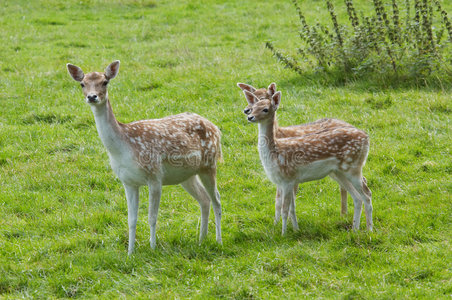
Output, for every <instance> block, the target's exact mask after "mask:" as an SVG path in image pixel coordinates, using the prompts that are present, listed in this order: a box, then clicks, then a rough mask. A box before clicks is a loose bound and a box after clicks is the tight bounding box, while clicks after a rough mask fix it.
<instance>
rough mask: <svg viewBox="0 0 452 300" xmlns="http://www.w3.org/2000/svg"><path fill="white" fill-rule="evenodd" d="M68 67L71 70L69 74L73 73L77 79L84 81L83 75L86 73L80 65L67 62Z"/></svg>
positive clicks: (72, 75) (73, 76)
mask: <svg viewBox="0 0 452 300" xmlns="http://www.w3.org/2000/svg"><path fill="white" fill-rule="evenodd" d="M66 67H67V70H68V71H69V75H71V77H72V78H73V79H74V80H75V81H82V80H83V77H85V74H83V71H82V69H80V68H79V67H77V66H74V65H73V64H67V65H66Z"/></svg>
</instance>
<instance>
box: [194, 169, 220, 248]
mask: <svg viewBox="0 0 452 300" xmlns="http://www.w3.org/2000/svg"><path fill="white" fill-rule="evenodd" d="M198 176H199V179H201V182H202V184H203V186H204V188H205V189H206V192H207V194H208V195H209V198H210V201H212V206H213V212H214V214H215V229H216V238H217V242H218V243H219V244H222V240H221V201H220V193H219V192H218V189H217V169H216V168H210V169H205V170H203V171H201V172H200V173H199V174H198Z"/></svg>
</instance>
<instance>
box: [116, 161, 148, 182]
mask: <svg viewBox="0 0 452 300" xmlns="http://www.w3.org/2000/svg"><path fill="white" fill-rule="evenodd" d="M110 165H111V168H112V169H113V171H114V172H115V174H116V176H118V178H119V180H121V181H122V182H123V183H125V184H128V185H135V186H140V185H147V183H148V180H149V178H148V174H147V173H146V172H145V171H144V170H143V168H141V167H140V166H139V164H138V163H137V162H136V161H135V160H133V158H132V157H127V156H125V157H124V156H123V157H110Z"/></svg>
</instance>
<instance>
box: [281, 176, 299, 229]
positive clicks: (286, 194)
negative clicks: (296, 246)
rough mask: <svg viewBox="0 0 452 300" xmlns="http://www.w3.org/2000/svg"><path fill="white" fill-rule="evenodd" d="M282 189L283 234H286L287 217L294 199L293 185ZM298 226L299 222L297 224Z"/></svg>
mask: <svg viewBox="0 0 452 300" xmlns="http://www.w3.org/2000/svg"><path fill="white" fill-rule="evenodd" d="M281 189H282V200H283V203H282V235H285V234H286V228H287V217H288V216H289V208H290V205H291V203H292V202H293V201H294V199H293V198H294V193H293V189H294V187H293V185H286V186H283V187H281ZM297 226H298V224H297Z"/></svg>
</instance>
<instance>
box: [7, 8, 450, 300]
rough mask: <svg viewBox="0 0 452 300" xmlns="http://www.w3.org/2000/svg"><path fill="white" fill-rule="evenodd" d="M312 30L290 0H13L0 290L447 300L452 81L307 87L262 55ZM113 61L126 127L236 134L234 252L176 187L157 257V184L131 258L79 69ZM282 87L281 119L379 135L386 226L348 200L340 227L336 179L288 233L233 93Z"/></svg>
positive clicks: (373, 168) (230, 145)
mask: <svg viewBox="0 0 452 300" xmlns="http://www.w3.org/2000/svg"><path fill="white" fill-rule="evenodd" d="M361 2H364V1H361ZM442 2H443V4H444V6H445V7H446V9H447V10H448V11H449V12H450V13H452V4H451V3H450V2H448V1H442ZM341 5H342V2H341V1H336V6H337V7H340V6H341ZM342 6H343V5H342ZM303 7H304V8H309V9H310V10H309V13H307V15H308V18H311V20H315V18H322V17H324V16H327V11H326V9H325V5H324V3H323V2H322V1H314V0H311V1H304V2H303ZM297 24H298V19H297V15H296V12H295V10H294V9H293V6H292V3H291V2H290V1H286V0H278V1H257V0H255V1H252V0H241V1H236V0H231V1H219V0H216V1H215V0H206V1H167V0H165V1H157V0H155V1H146V0H112V1H107V0H81V1H80V0H70V1H58V0H40V1H25V0H14V1H12V0H6V1H2V2H1V3H0V27H1V29H0V105H1V106H0V108H1V110H0V183H1V193H0V298H3V297H4V298H11V299H13V298H29V297H30V298H65V297H77V298H78V297H80V298H92V297H103V298H133V297H138V298H217V297H224V298H234V299H236V298H237V299H240V298H246V299H255V298H257V299H259V298H292V299H294V298H308V297H309V298H311V297H315V298H347V299H374V298H379V299H382V298H383V299H393V298H425V299H427V298H428V299H441V298H450V297H451V295H452V251H451V244H450V243H451V241H450V237H451V236H452V226H451V220H452V205H451V204H452V201H451V192H452V180H451V172H452V162H451V140H452V139H451V124H450V120H451V113H452V106H451V102H452V101H451V93H450V92H451V89H450V87H451V83H450V82H449V83H447V82H446V83H444V82H443V87H442V88H434V87H423V88H418V87H399V88H394V87H392V88H391V87H387V86H382V85H380V84H379V83H378V82H360V81H355V82H350V83H348V84H347V85H345V86H335V85H332V84H328V83H327V82H328V81H322V80H315V79H313V78H312V77H310V79H309V78H302V77H300V76H299V75H297V74H295V73H293V72H291V71H289V70H286V69H284V68H282V67H281V65H279V64H278V63H277V62H276V60H275V59H274V58H273V57H272V56H271V53H270V52H269V51H268V50H266V49H265V47H264V42H265V41H266V40H272V41H274V43H275V45H276V46H278V47H283V48H286V49H295V46H296V45H297V42H298V37H297ZM116 59H119V60H121V69H120V71H119V75H118V77H117V78H115V79H114V80H113V81H112V82H111V84H110V89H109V95H110V100H111V102H112V105H113V109H114V112H115V114H116V117H117V118H118V120H120V121H122V122H131V121H134V120H138V119H148V118H159V117H163V116H167V115H170V114H176V113H180V112H184V111H191V112H196V113H198V114H200V115H203V116H205V117H207V118H208V119H210V120H211V121H212V122H214V123H215V124H217V125H218V126H219V127H220V128H221V130H222V133H223V137H222V145H223V155H224V163H222V164H221V165H220V167H219V170H218V181H219V190H220V193H221V196H222V206H223V219H222V229H223V243H224V244H223V245H222V246H219V245H217V244H216V243H215V233H214V232H215V230H214V220H213V213H211V216H210V224H209V234H208V237H207V240H206V241H205V242H204V243H203V244H202V245H198V242H197V238H198V230H199V228H198V227H199V221H200V212H199V206H198V204H197V202H196V201H195V200H194V199H192V198H191V197H190V196H189V195H188V194H187V193H186V192H185V191H184V190H183V189H182V188H181V187H179V186H170V187H164V190H163V195H162V200H161V205H160V212H159V219H158V223H157V248H156V249H155V250H154V251H152V250H151V249H150V246H149V242H148V241H149V227H148V225H147V207H148V201H147V189H145V188H142V190H141V202H140V211H139V220H138V228H137V244H136V252H135V254H134V255H133V256H131V257H128V256H127V243H128V241H127V240H128V234H127V232H128V231H127V205H126V200H125V195H124V189H123V187H122V185H121V182H120V181H119V180H118V179H116V177H115V175H114V173H113V171H112V170H111V169H110V166H109V163H108V157H107V153H106V150H105V149H104V147H103V145H102V143H101V141H100V139H99V137H98V134H97V131H96V128H95V124H94V118H93V115H92V112H91V110H90V108H89V106H88V105H87V104H86V103H84V101H83V96H82V92H81V90H80V87H79V85H78V84H77V83H76V82H74V81H73V80H72V78H70V76H69V75H68V73H67V70H66V66H65V65H66V63H68V62H71V63H73V64H76V65H78V66H80V67H82V68H83V70H85V71H102V70H103V69H104V68H105V67H106V66H107V65H108V64H109V63H110V62H112V61H113V60H116ZM273 81H274V82H276V83H277V85H278V89H279V90H281V91H282V94H283V97H282V107H281V108H280V112H279V115H278V116H279V121H280V124H281V125H283V126H286V125H293V124H301V123H305V122H310V121H314V120H316V119H319V118H323V117H334V118H339V119H342V120H345V121H347V122H349V123H351V124H353V125H355V126H357V127H359V128H361V129H363V130H365V131H367V132H368V134H369V135H370V139H371V149H370V153H369V158H368V162H367V164H366V167H365V168H364V175H365V176H366V177H367V179H368V183H369V187H370V189H371V190H372V192H373V207H374V224H375V231H374V232H372V233H369V232H366V231H365V230H361V231H359V232H352V231H351V224H352V213H353V205H352V201H351V199H350V198H349V214H348V216H347V217H341V216H340V197H339V188H338V186H337V184H336V183H335V182H333V181H332V180H331V179H324V180H321V181H316V182H310V183H305V184H303V185H302V187H301V190H300V192H299V194H298V196H297V200H296V203H297V217H298V219H299V225H300V231H299V232H293V231H292V229H291V226H289V227H288V228H289V234H288V235H287V236H285V237H282V236H281V233H280V232H281V224H278V225H274V224H273V216H274V194H275V186H274V185H273V184H271V182H270V181H269V180H268V179H267V178H266V175H265V173H264V171H263V168H262V166H261V164H260V161H259V157H258V152H257V126H256V125H255V124H248V123H247V122H246V118H245V116H244V115H243V113H242V109H243V108H244V107H245V106H246V103H245V99H244V97H243V95H242V93H241V91H240V90H239V89H238V88H237V87H236V83H237V82H246V83H250V84H252V85H254V86H258V87H264V86H267V85H268V84H269V83H271V82H273ZM361 228H365V218H364V214H363V216H362V218H361Z"/></svg>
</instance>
